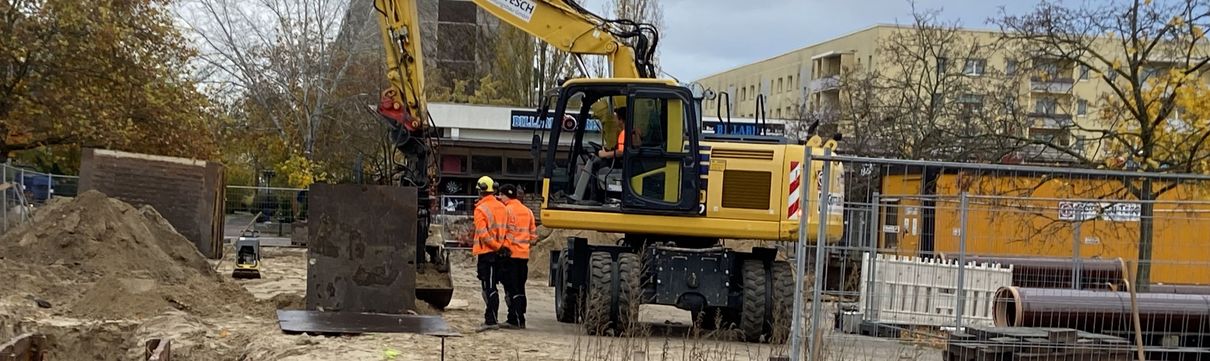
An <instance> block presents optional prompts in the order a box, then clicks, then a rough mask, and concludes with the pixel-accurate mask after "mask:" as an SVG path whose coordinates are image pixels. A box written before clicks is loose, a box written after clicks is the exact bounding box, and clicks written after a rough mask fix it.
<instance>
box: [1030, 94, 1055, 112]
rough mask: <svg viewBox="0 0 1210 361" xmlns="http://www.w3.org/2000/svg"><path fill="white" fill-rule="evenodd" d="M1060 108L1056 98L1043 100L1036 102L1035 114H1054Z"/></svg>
mask: <svg viewBox="0 0 1210 361" xmlns="http://www.w3.org/2000/svg"><path fill="white" fill-rule="evenodd" d="M1057 108H1058V102H1057V101H1055V99H1054V98H1041V99H1038V100H1037V101H1035V102H1034V113H1037V114H1054V113H1055V110H1056V109H1057Z"/></svg>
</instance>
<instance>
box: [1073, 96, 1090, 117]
mask: <svg viewBox="0 0 1210 361" xmlns="http://www.w3.org/2000/svg"><path fill="white" fill-rule="evenodd" d="M1087 114H1088V101H1087V100H1084V99H1079V100H1076V115H1087Z"/></svg>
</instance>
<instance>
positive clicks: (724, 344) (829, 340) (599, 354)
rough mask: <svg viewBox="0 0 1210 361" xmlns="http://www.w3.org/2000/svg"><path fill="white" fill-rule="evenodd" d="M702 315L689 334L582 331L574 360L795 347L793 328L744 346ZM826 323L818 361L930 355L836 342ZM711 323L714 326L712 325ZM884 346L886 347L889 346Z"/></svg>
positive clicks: (636, 360) (639, 325)
mask: <svg viewBox="0 0 1210 361" xmlns="http://www.w3.org/2000/svg"><path fill="white" fill-rule="evenodd" d="M806 279H807V282H808V284H807V285H806V289H807V290H809V289H811V288H810V287H811V286H812V285H811V284H810V283H811V281H812V279H813V278H812V277H807V278H806ZM632 294H634V293H632ZM807 297H809V296H807ZM636 301H637V300H631V302H629V304H630V305H631V307H632V308H633V309H632V310H631V311H632V312H633V314H636V315H637V314H638V304H639V302H636ZM821 302H822V301H821ZM592 303H596V302H592ZM596 304H607V303H596ZM804 304H805V305H806V310H805V312H806V314H805V315H804V316H805V318H806V319H807V320H806V321H805V322H804V325H807V327H809V326H810V324H811V323H810V311H809V310H810V304H811V301H809V300H806V301H805V302H804ZM583 306H584V305H581V308H580V309H582V310H583V309H584V308H583ZM702 316H704V315H701V314H699V315H698V318H697V319H695V320H694V324H693V325H692V326H691V327H688V331H682V332H676V333H670V332H669V331H668V330H667V329H664V328H663V327H660V326H659V325H654V327H653V325H651V324H647V323H643V322H639V321H638V320H637V319H635V320H630V321H628V323H627V324H626V325H624V326H625V327H624V329H625V332H622V333H621V334H616V335H615V334H612V333H609V332H606V330H603V329H597V330H588V329H583V331H584V332H582V333H579V334H578V335H577V336H576V339H575V342H574V347H573V352H572V355H570V358H571V359H572V360H576V361H678V360H679V361H739V360H768V359H770V357H784V356H788V355H789V351H790V347H789V344H788V342H787V340H788V338H789V332H788V330H789V325H786V324H775V325H774V327H773V330H774V331H773V334H772V335H771V337H772V340H771V341H773V342H771V343H744V342H740V341H741V340H742V333H741V332H740V331H738V330H735V329H733V328H731V327H729V325H725V324H723V321H722V320H723V317H721V315H715V317H709V318H706V319H703V318H702ZM774 320H775V321H774V322H780V323H789V322H790V320H792V317H791V316H790V315H781V314H780V311H777V309H776V308H775V314H774ZM821 321H825V322H821V325H820V330H819V331H818V332H819V333H818V335H819V339H820V340H821V344H820V350H819V358H818V360H822V361H840V360H846V361H847V360H853V361H866V360H868V361H874V360H918V359H925V357H926V354H927V353H928V352H927V350H926V349H924V348H922V347H920V346H919V345H920V344H917V345H909V344H903V343H901V344H888V345H874V346H871V345H870V344H869V342H868V341H866V340H863V339H862V338H860V337H847V338H845V337H841V338H837V337H833V330H832V328H831V327H829V326H828V325H830V322H827V320H821ZM707 322H712V324H709V323H707ZM703 326H705V327H703ZM589 331H593V332H589ZM589 334H595V335H605V334H610V335H612V336H610V337H596V336H588V335H589ZM880 342H882V343H886V341H880ZM807 343H808V340H807V337H804V338H803V345H804V350H803V353H802V355H803V356H804V358H805V357H806V356H807V350H806V349H805V348H806V347H808V345H807ZM888 346H889V347H888ZM934 359H935V357H934Z"/></svg>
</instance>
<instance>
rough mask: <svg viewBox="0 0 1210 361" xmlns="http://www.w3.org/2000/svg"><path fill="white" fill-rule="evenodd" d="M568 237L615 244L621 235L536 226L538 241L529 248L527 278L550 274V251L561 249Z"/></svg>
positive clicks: (541, 277)
mask: <svg viewBox="0 0 1210 361" xmlns="http://www.w3.org/2000/svg"><path fill="white" fill-rule="evenodd" d="M568 237H583V238H587V239H588V244H617V243H618V240H619V239H621V238H622V235H620V234H616V233H601V232H597V231H585V230H574V229H548V228H546V227H542V226H539V227H538V241H537V242H535V243H534V244H533V245H531V246H530V249H529V279H536V280H544V279H546V277H547V276H548V275H549V274H550V251H551V250H556V249H563V247H564V246H566V245H567V238H568Z"/></svg>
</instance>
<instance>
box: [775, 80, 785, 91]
mask: <svg viewBox="0 0 1210 361" xmlns="http://www.w3.org/2000/svg"><path fill="white" fill-rule="evenodd" d="M784 85H785V84H784V83H782V78H777V92H778V93H781V92H782V90H784V89H785V88H783V87H782V86H784Z"/></svg>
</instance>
